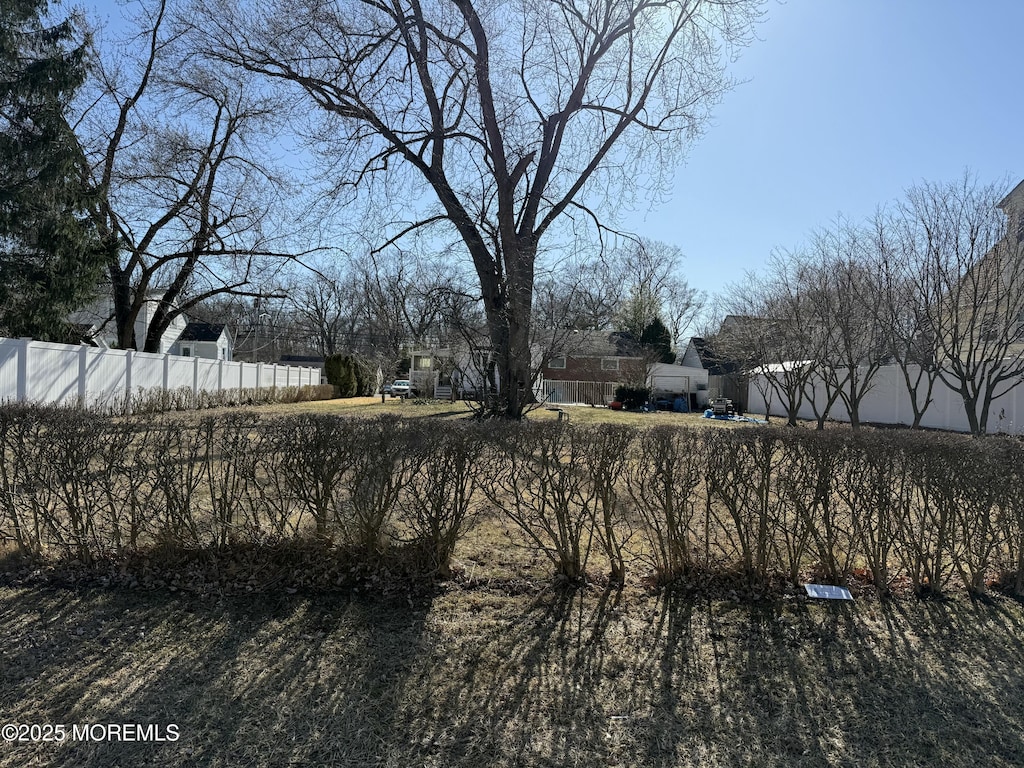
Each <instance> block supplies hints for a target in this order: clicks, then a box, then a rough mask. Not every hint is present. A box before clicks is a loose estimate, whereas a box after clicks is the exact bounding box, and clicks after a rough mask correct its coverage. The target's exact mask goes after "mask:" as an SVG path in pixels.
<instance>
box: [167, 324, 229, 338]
mask: <svg viewBox="0 0 1024 768" xmlns="http://www.w3.org/2000/svg"><path fill="white" fill-rule="evenodd" d="M224 328H225V326H224V324H223V323H199V322H191V323H189V324H188V325H186V326H185V330H183V331H182V332H181V335H180V336H179V337H178V341H217V340H219V339H220V337H221V335H222V334H223V333H224Z"/></svg>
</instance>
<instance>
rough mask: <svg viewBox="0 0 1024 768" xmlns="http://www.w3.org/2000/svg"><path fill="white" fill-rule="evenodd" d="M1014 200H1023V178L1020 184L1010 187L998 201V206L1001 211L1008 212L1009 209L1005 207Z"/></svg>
mask: <svg viewBox="0 0 1024 768" xmlns="http://www.w3.org/2000/svg"><path fill="white" fill-rule="evenodd" d="M1015 200H1016V201H1017V202H1020V201H1022V200H1024V180H1022V181H1021V182H1020V184H1018V185H1017V186H1016V187H1014V188H1013V189H1011V190H1010V193H1009V194H1008V195H1007V196H1006V197H1004V198H1003V199H1002V200H1000V201H999V208H1000V209H1001V210H1002V211H1004V212H1006V213H1009V211H1007V210H1006V209H1007V207H1008V206H1009V205H1010V203H1011V202H1014V201H1015Z"/></svg>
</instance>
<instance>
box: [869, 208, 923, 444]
mask: <svg viewBox="0 0 1024 768" xmlns="http://www.w3.org/2000/svg"><path fill="white" fill-rule="evenodd" d="M913 229H914V228H913V227H908V226H906V222H905V221H904V219H902V218H901V217H900V216H898V215H894V214H893V212H892V211H886V210H879V211H878V212H876V214H875V216H874V217H873V219H872V222H871V241H872V244H871V246H870V255H869V259H868V269H870V270H872V271H873V272H874V273H875V274H876V275H877V277H878V291H879V302H878V303H877V305H875V306H876V307H877V310H878V312H879V323H880V325H881V327H882V329H883V330H884V333H885V342H886V353H887V357H888V358H889V359H890V360H892V361H893V362H894V363H895V364H896V366H897V367H898V368H899V371H900V377H901V379H902V380H903V385H904V387H905V388H906V391H907V395H908V396H909V400H910V407H911V409H912V411H913V414H914V415H913V419H912V421H911V424H910V426H911V429H917V428H919V427H920V426H921V419H922V417H923V416H924V413H925V411H926V410H927V409H928V406H929V405H931V403H932V400H933V399H934V398H933V396H932V393H933V392H934V390H935V382H936V381H937V380H938V376H939V367H938V365H937V363H936V358H935V341H934V339H933V338H931V335H930V331H929V323H928V305H927V303H926V300H927V297H926V296H925V295H924V294H923V293H922V292H921V291H918V290H916V289H915V286H916V285H917V282H918V275H917V274H916V272H915V270H916V262H917V259H916V257H915V256H914V254H915V251H916V245H915V241H916V237H915V235H914V234H913Z"/></svg>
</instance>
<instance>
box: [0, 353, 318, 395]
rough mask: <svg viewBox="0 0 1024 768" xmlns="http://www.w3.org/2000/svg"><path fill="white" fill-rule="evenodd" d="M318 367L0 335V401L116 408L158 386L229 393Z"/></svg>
mask: <svg viewBox="0 0 1024 768" xmlns="http://www.w3.org/2000/svg"><path fill="white" fill-rule="evenodd" d="M320 373H321V371H320V369H319V368H305V367H301V368H300V367H296V366H287V365H275V364H271V363H237V362H230V363H229V362H227V361H224V360H207V359H204V358H200V357H181V356H178V355H159V354H150V353H146V352H135V351H134V350H120V349H97V348H95V347H86V346H74V345H71V344H51V343H48V342H42V341H33V340H32V339H5V338H2V337H0V401H10V400H17V401H20V402H36V403H45V404H62V405H75V404H79V405H82V406H85V407H90V408H100V409H109V410H121V409H122V408H124V404H125V403H127V402H130V400H131V398H132V397H133V396H135V395H138V394H140V393H148V392H154V391H158V390H161V389H162V390H166V391H173V390H186V391H191V392H192V394H193V395H195V394H198V393H200V392H211V393H213V392H229V391H231V390H234V391H237V392H238V393H239V394H241V393H242V391H244V390H258V389H266V388H271V387H301V386H307V385H317V384H320Z"/></svg>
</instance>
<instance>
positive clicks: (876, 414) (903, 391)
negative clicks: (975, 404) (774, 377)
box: [747, 365, 1024, 435]
mask: <svg viewBox="0 0 1024 768" xmlns="http://www.w3.org/2000/svg"><path fill="white" fill-rule="evenodd" d="M911 370H913V369H911ZM764 376H765V374H759V375H758V376H753V377H751V380H750V384H749V387H748V390H749V391H748V393H747V403H748V405H747V411H748V412H750V413H768V412H769V411H768V409H766V408H765V401H764V397H763V396H762V394H761V392H762V390H765V391H767V392H768V395H769V399H770V401H771V409H770V414H771V415H772V416H785V414H786V410H785V403H783V402H782V401H781V400H780V399H779V396H778V395H777V394H775V393H774V392H772V391H771V389H770V387H767V386H766V383H765V382H764V381H763V378H764ZM759 379H760V380H761V381H759ZM759 383H760V384H761V386H760V388H759V387H758V384H759ZM924 389H925V387H923V386H922V387H921V393H920V394H921V399H923V396H924ZM808 394H809V395H811V396H812V397H814V398H815V399H816V401H817V402H818V403H821V404H824V403H825V402H827V400H828V397H827V395H826V394H825V386H824V384H823V383H822V382H821V381H820V380H818V381H816V382H815V385H814V388H813V393H812V392H811V390H810V389H808ZM799 416H800V418H801V419H809V420H811V419H814V418H815V417H814V411H813V409H812V408H811V402H810V400H809V399H808V397H806V396H805V397H804V401H803V404H802V405H801V406H800V411H799ZM829 418H830V419H832V420H834V421H845V422H848V421H849V420H850V414H849V413H848V412H847V410H846V407H845V406H844V405H843V402H842V400H841V399H837V400H836V402H835V404H834V405H833V406H832V409H831V410H830V411H829ZM860 420H861V421H862V422H869V423H874V424H893V425H906V426H910V424H912V423H913V421H914V410H913V408H912V407H911V403H910V394H909V393H908V392H907V388H906V385H905V384H904V383H903V374H902V373H901V372H900V369H899V366H896V365H888V366H884V367H882V368H880V369H879V370H878V372H877V373H876V374H875V376H874V378H873V379H872V384H871V389H870V391H869V392H868V393H867V394H866V395H865V396H864V399H863V400H862V401H861V404H860ZM921 426H922V427H926V428H930V429H948V430H952V431H954V432H970V427H969V426H968V423H967V413H966V411H965V409H964V403H963V399H962V398H961V396H960V395H959V394H958V393H956V392H954V391H953V390H951V389H949V387H947V386H946V385H945V384H943V383H942V380H941V379H939V380H937V381H936V382H935V388H934V389H933V390H932V402H931V403H930V404H929V406H928V408H927V409H926V410H925V412H924V416H923V417H922V418H921ZM988 431H989V432H990V433H993V434H995V433H1002V434H1008V435H1020V434H1024V385H1021V386H1017V387H1014V388H1013V389H1011V390H1010V391H1009V392H1007V393H1006V394H1004V395H1002V396H1001V397H998V398H996V399H995V400H993V401H992V406H991V408H990V409H989V417H988Z"/></svg>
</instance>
